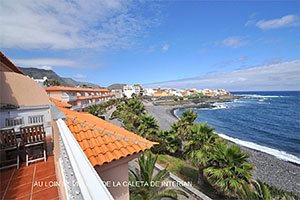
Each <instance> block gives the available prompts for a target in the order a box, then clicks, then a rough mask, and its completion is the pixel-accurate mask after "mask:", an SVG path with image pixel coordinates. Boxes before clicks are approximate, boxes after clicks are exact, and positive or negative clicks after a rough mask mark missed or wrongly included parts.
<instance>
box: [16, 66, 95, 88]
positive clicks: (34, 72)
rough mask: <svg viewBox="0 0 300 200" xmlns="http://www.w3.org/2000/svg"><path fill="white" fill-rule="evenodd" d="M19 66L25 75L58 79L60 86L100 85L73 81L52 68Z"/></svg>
mask: <svg viewBox="0 0 300 200" xmlns="http://www.w3.org/2000/svg"><path fill="white" fill-rule="evenodd" d="M19 68H20V69H21V70H22V71H23V72H24V73H25V74H26V75H27V76H30V77H33V78H34V79H43V77H47V78H48V79H49V80H51V79H55V80H58V81H59V82H60V85H62V86H70V87H76V86H82V85H90V86H92V87H93V88H99V87H100V86H99V85H97V84H93V83H88V82H80V81H75V80H73V79H72V78H64V77H60V76H59V75H57V74H56V73H55V72H54V71H52V70H45V69H38V68H24V67H19Z"/></svg>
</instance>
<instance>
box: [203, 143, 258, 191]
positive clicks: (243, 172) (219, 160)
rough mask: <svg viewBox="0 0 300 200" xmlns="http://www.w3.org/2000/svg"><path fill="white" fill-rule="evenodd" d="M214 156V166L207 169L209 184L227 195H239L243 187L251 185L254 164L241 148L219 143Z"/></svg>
mask: <svg viewBox="0 0 300 200" xmlns="http://www.w3.org/2000/svg"><path fill="white" fill-rule="evenodd" d="M211 155H212V162H213V164H212V165H211V166H210V167H208V168H206V169H205V170H204V172H205V173H206V174H207V178H208V180H209V182H210V183H211V184H212V185H213V186H214V187H216V188H217V189H219V190H222V192H223V193H224V194H227V195H234V196H235V195H237V194H238V192H239V191H240V190H242V187H243V185H245V184H248V183H250V179H251V175H252V174H251V170H252V169H253V167H252V164H251V163H249V162H247V161H246V159H247V158H248V157H249V155H248V154H245V153H243V152H242V151H241V149H240V147H239V146H236V145H227V144H223V143H219V144H217V146H216V149H215V151H214V152H213V154H211Z"/></svg>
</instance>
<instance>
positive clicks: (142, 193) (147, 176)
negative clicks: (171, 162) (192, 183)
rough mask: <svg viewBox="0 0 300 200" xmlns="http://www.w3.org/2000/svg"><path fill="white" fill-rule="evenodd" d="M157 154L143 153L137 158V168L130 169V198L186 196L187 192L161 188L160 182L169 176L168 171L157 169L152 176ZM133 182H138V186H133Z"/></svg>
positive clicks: (149, 199) (146, 199) (173, 197)
mask: <svg viewBox="0 0 300 200" xmlns="http://www.w3.org/2000/svg"><path fill="white" fill-rule="evenodd" d="M145 154H146V155H145ZM157 158H158V156H157V155H156V156H154V157H153V156H152V154H151V153H150V152H147V153H143V154H142V155H141V157H140V158H139V159H138V162H139V168H140V169H138V168H136V169H135V171H132V170H130V172H131V173H130V174H129V180H130V182H131V183H133V184H132V185H133V186H131V187H130V193H131V194H130V196H131V199H140V200H155V199H161V198H171V199H177V196H178V195H183V196H185V197H188V196H187V194H186V193H185V192H183V191H181V190H176V189H166V190H161V188H160V185H161V183H162V182H163V181H164V180H166V179H167V178H168V177H169V175H170V174H169V172H168V171H167V170H166V169H164V170H162V171H159V172H158V173H157V174H156V175H155V176H154V174H153V173H154V168H155V163H156V161H157ZM135 183H140V184H139V187H135V185H136V184H135Z"/></svg>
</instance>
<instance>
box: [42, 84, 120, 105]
mask: <svg viewBox="0 0 300 200" xmlns="http://www.w3.org/2000/svg"><path fill="white" fill-rule="evenodd" d="M45 90H46V92H47V94H48V96H49V97H50V98H54V99H56V100H59V101H62V102H66V103H68V104H70V105H72V110H77V111H83V109H84V108H86V107H88V106H91V105H95V104H100V103H103V102H105V101H108V100H110V99H112V98H114V97H115V96H114V95H113V94H111V91H109V90H107V89H99V88H96V89H90V88H74V87H64V86H53V87H48V88H45Z"/></svg>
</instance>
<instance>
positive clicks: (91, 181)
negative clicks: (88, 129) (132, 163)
mask: <svg viewBox="0 0 300 200" xmlns="http://www.w3.org/2000/svg"><path fill="white" fill-rule="evenodd" d="M56 123H57V126H58V129H59V133H60V141H59V142H60V153H61V155H60V166H61V169H62V176H63V182H64V187H65V191H66V197H67V199H78V200H79V199H85V200H92V199H104V200H113V197H112V196H111V194H110V193H109V191H108V189H107V188H106V187H105V185H104V184H103V182H102V180H101V179H100V177H99V175H98V174H97V172H96V171H95V169H94V168H93V166H92V165H91V163H90V161H89V160H88V159H87V157H86V156H85V154H84V152H83V151H82V149H81V147H80V146H79V144H78V143H77V141H76V140H75V138H74V137H73V135H72V133H71V132H70V130H69V129H68V127H67V125H66V124H65V122H64V121H63V120H62V119H58V120H57V121H56Z"/></svg>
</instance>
